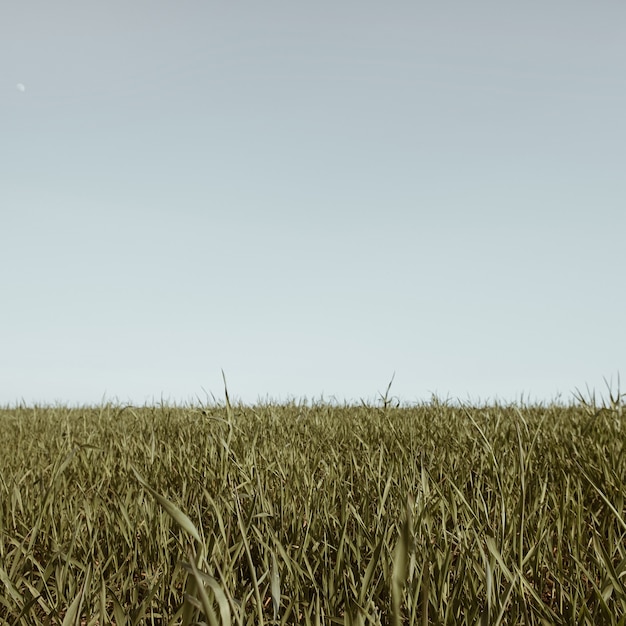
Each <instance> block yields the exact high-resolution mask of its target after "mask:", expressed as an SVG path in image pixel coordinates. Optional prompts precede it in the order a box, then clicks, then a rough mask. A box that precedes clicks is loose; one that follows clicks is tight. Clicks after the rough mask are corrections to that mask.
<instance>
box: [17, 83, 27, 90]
mask: <svg viewBox="0 0 626 626" xmlns="http://www.w3.org/2000/svg"><path fill="white" fill-rule="evenodd" d="M15 88H16V89H17V90H18V91H21V92H24V91H26V85H25V84H24V83H17V85H15Z"/></svg>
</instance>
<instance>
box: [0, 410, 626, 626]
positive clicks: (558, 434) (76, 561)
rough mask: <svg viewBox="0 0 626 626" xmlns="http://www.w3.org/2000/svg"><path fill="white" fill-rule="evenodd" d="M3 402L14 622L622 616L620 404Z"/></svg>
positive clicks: (625, 590)
mask: <svg viewBox="0 0 626 626" xmlns="http://www.w3.org/2000/svg"><path fill="white" fill-rule="evenodd" d="M619 400H620V398H618V402H611V404H610V406H608V407H605V408H597V407H596V406H595V402H594V403H593V404H592V403H587V404H585V403H581V404H578V405H576V406H563V405H550V406H504V405H497V404H494V405H491V406H480V407H467V406H466V407H463V406H452V405H450V404H447V403H444V402H440V401H437V400H436V399H435V400H434V401H433V402H431V403H430V404H425V405H421V406H413V407H398V408H394V407H392V406H391V405H390V403H389V402H387V401H386V398H385V401H384V404H383V406H382V407H374V406H337V405H331V404H322V403H319V404H313V405H312V406H311V405H305V404H297V403H293V402H292V403H290V404H284V405H272V404H267V405H259V406H243V405H240V406H231V405H230V403H229V402H227V403H226V405H225V406H221V405H220V406H218V405H214V406H209V407H204V408H201V407H192V406H188V407H176V406H157V407H142V408H138V407H131V406H128V407H123V406H115V405H112V404H106V405H103V406H100V407H85V408H66V407H60V406H57V407H17V408H5V409H1V410H0V451H1V452H0V623H2V624H23V625H36V624H63V625H70V624H85V625H95V624H100V625H104V624H116V625H117V626H121V625H122V624H185V625H190V624H196V623H205V624H233V625H237V624H278V623H280V624H295V623H299V624H416V625H420V626H421V625H425V624H590V625H591V624H594V625H595V624H626V507H625V505H624V498H625V496H626V488H625V482H624V481H625V478H626V450H625V445H624V444H625V441H626V422H625V419H624V416H623V415H622V406H621V405H620V403H619Z"/></svg>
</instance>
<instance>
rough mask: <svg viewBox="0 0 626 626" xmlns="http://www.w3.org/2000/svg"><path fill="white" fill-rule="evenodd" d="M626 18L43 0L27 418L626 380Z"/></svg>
mask: <svg viewBox="0 0 626 626" xmlns="http://www.w3.org/2000/svg"><path fill="white" fill-rule="evenodd" d="M625 26H626V4H624V3H623V2H618V1H617V0H616V1H613V2H611V1H607V2H602V3H591V2H587V1H584V2H583V1H572V0H567V1H565V0H553V1H550V2H533V1H529V2H518V3H505V2H495V1H493V2H485V1H482V0H476V1H474V2H460V1H456V2H454V1H453V2H445V3H444V2H415V1H411V2H408V1H403V2H391V3H390V2H380V1H376V2H370V1H364V0H358V1H356V0H339V1H338V0H332V1H329V0H315V2H313V1H300V2H293V1H292V2H287V1H283V2H277V1H275V0H264V1H263V2H259V1H238V2H219V1H218V0H189V1H184V2H178V1H176V2H175V1H174V0H168V1H165V0H150V1H148V0H133V1H132V2H129V1H128V0H123V1H122V0H107V1H106V2H100V1H96V0H87V1H85V0H81V1H78V0H76V1H68V0H55V2H49V1H48V0H45V1H44V0H31V1H29V2H10V3H9V2H7V3H6V5H5V6H4V7H3V9H2V19H1V20H0V77H1V84H0V113H1V115H0V157H1V163H2V166H1V167H0V237H1V247H0V298H2V300H1V306H0V403H5V404H13V403H15V402H18V401H20V400H22V399H23V400H25V401H26V402H27V403H30V402H50V403H54V402H67V403H70V404H77V403H81V404H82V403H97V402H99V401H100V400H101V399H102V398H103V396H104V397H105V398H106V399H112V400H114V399H119V400H120V401H123V402H125V401H130V402H135V403H144V402H152V401H153V400H154V401H159V400H160V399H161V397H163V398H164V399H169V400H170V401H178V402H185V401H191V400H194V399H195V398H196V397H199V398H201V399H205V398H206V394H205V390H206V392H209V393H210V392H213V393H214V394H215V396H216V397H217V398H221V397H222V393H223V384H222V379H221V372H220V370H221V369H223V370H224V371H225V373H226V377H227V381H228V385H229V391H230V393H231V395H232V396H234V397H235V398H236V399H240V400H243V401H246V402H253V401H256V400H257V399H274V400H286V399H289V398H296V399H299V398H303V397H305V396H306V397H307V398H309V399H311V398H315V399H319V398H320V397H321V396H322V394H323V396H324V398H328V399H329V398H331V397H333V396H334V397H335V398H336V399H337V400H338V401H343V400H348V401H353V400H358V399H359V398H363V399H365V400H370V399H371V400H373V399H374V398H375V396H376V395H377V393H378V392H383V391H384V389H385V387H386V385H387V383H388V382H389V380H390V379H391V376H392V374H393V372H395V373H396V374H395V380H394V383H393V386H392V388H391V393H392V394H396V395H398V396H399V397H400V398H401V399H402V400H404V401H406V402H414V401H418V400H423V399H428V398H430V395H431V393H436V394H437V395H438V396H440V397H446V396H449V397H451V398H457V397H458V398H460V399H461V400H467V399H468V398H469V399H481V400H484V399H487V398H498V399H501V400H517V399H519V398H520V395H521V394H524V398H530V400H531V401H532V400H536V401H550V400H552V399H555V398H556V397H557V394H559V393H561V394H562V397H563V400H564V401H567V400H569V399H570V398H571V392H572V391H574V389H575V388H576V387H579V388H582V389H584V387H585V385H586V384H588V385H589V386H590V387H595V388H597V389H598V391H602V390H603V389H604V383H603V382H602V378H603V377H604V376H606V377H607V378H610V377H611V376H613V378H614V381H615V378H616V375H617V373H618V372H620V371H621V372H622V373H624V372H625V371H626V367H625V365H626V323H625V322H624V319H626V315H625V314H626V290H625V289H624V269H625V268H626V245H625V242H624V234H625V227H626V175H625V168H626V121H625V119H626V118H625V116H624V112H625V111H626V38H625V37H624V29H625Z"/></svg>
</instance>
